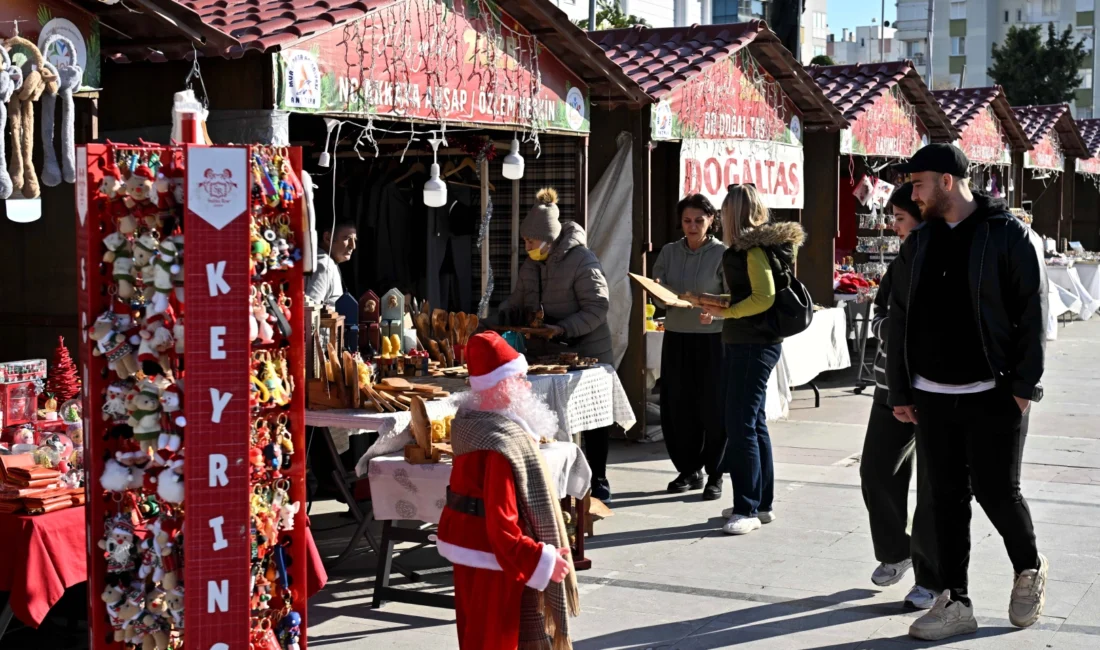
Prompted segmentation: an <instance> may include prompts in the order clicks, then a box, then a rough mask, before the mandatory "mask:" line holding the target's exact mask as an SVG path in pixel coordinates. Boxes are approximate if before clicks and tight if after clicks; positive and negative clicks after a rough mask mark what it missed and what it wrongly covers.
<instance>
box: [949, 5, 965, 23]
mask: <svg viewBox="0 0 1100 650" xmlns="http://www.w3.org/2000/svg"><path fill="white" fill-rule="evenodd" d="M960 18H966V3H965V2H952V3H951V20H958V19H960Z"/></svg>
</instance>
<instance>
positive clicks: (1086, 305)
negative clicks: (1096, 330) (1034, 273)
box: [1047, 264, 1100, 320]
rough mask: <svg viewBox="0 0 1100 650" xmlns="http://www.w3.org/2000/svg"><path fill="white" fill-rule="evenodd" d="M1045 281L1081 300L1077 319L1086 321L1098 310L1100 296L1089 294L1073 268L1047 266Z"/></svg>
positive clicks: (1099, 307)
mask: <svg viewBox="0 0 1100 650" xmlns="http://www.w3.org/2000/svg"><path fill="white" fill-rule="evenodd" d="M1047 281H1048V282H1050V283H1052V284H1056V285H1058V286H1059V287H1061V288H1062V289H1065V290H1066V291H1068V292H1069V293H1071V294H1073V295H1074V296H1076V297H1077V298H1079V299H1080V300H1081V310H1080V312H1079V313H1078V314H1077V317H1078V318H1080V319H1081V320H1088V319H1089V318H1091V317H1092V315H1093V314H1094V313H1096V310H1097V309H1100V296H1097V295H1094V294H1091V293H1089V291H1088V289H1086V288H1085V285H1084V284H1083V283H1082V282H1081V276H1080V275H1079V273H1078V270H1077V268H1076V267H1074V266H1059V265H1053V264H1048V265H1047Z"/></svg>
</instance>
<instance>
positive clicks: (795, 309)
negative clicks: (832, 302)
mask: <svg viewBox="0 0 1100 650" xmlns="http://www.w3.org/2000/svg"><path fill="white" fill-rule="evenodd" d="M764 250H765V252H766V253H767V255H768V262H769V264H771V267H772V276H773V277H774V278H775V302H773V303H772V307H771V309H769V310H768V311H766V312H764V321H763V323H762V324H761V327H762V328H763V329H764V330H765V331H767V332H770V333H771V334H773V335H775V336H778V337H782V338H787V337H788V336H794V335H795V334H799V333H801V332H804V331H806V329H807V328H808V327H809V326H810V323H811V322H812V321H813V319H814V301H813V298H811V297H810V292H809V290H808V289H806V285H804V284H802V283H801V282H800V281H799V280H798V278H796V277H794V269H792V268H791V265H790V264H788V263H787V262H786V261H785V260H783V259H782V258H780V257H779V256H778V255H776V254H775V253H774V252H772V251H771V250H768V249H766V248H765V249H764Z"/></svg>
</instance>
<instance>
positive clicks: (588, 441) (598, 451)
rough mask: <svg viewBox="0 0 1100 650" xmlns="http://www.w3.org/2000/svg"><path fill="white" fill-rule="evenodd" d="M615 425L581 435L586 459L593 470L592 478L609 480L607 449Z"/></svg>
mask: <svg viewBox="0 0 1100 650" xmlns="http://www.w3.org/2000/svg"><path fill="white" fill-rule="evenodd" d="M614 428H615V427H614V425H612V426H609V427H600V428H599V429H592V430H591V431H585V432H584V434H582V435H581V443H582V444H583V445H584V457H585V459H587V460H588V466H589V467H591V468H592V478H601V479H606V478H607V449H608V445H609V440H610V438H611V430H612V429H614Z"/></svg>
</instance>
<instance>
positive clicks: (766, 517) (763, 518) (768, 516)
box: [756, 510, 779, 524]
mask: <svg viewBox="0 0 1100 650" xmlns="http://www.w3.org/2000/svg"><path fill="white" fill-rule="evenodd" d="M756 518H757V519H759V520H760V523H762V524H770V523H772V522H773V521H775V520H776V519H778V518H779V517H777V516H776V515H775V511H774V510H768V511H766V512H765V511H761V512H758V513H756Z"/></svg>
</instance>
